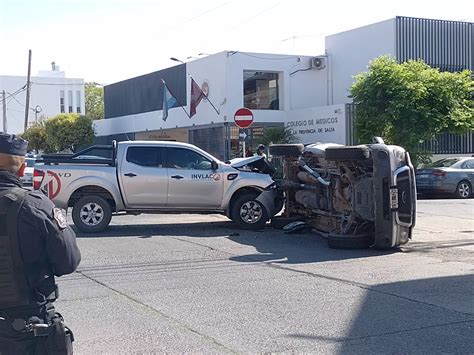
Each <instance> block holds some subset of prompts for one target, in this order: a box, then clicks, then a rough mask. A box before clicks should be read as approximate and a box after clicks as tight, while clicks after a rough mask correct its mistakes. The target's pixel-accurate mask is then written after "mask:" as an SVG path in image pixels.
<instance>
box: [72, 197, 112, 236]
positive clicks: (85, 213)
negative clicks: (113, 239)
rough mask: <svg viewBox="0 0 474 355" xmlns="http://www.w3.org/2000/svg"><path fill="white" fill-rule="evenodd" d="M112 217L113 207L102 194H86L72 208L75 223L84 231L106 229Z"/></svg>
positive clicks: (91, 231)
mask: <svg viewBox="0 0 474 355" xmlns="http://www.w3.org/2000/svg"><path fill="white" fill-rule="evenodd" d="M111 218H112V209H111V208H110V204H109V203H108V202H107V200H105V199H103V198H102V197H100V196H93V195H90V196H84V197H82V198H80V199H79V200H78V201H77V202H76V203H75V204H74V206H73V208H72V220H73V221H74V225H75V226H76V227H77V228H79V230H81V231H82V232H84V233H96V232H102V231H104V230H105V229H106V228H107V226H108V225H109V223H110V220H111Z"/></svg>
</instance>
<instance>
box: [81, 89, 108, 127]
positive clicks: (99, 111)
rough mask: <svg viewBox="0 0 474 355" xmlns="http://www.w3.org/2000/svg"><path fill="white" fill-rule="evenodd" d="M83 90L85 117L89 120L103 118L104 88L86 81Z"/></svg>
mask: <svg viewBox="0 0 474 355" xmlns="http://www.w3.org/2000/svg"><path fill="white" fill-rule="evenodd" d="M84 91H85V92H84V95H85V106H86V117H88V118H90V119H91V120H100V119H102V118H104V88H103V87H102V86H100V85H98V84H96V83H86V85H85V88H84Z"/></svg>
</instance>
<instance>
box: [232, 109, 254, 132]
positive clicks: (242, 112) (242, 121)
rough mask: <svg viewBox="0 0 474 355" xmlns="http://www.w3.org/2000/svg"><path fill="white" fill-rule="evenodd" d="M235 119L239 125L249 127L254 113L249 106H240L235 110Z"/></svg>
mask: <svg viewBox="0 0 474 355" xmlns="http://www.w3.org/2000/svg"><path fill="white" fill-rule="evenodd" d="M234 121H235V124H236V125H237V127H240V128H247V127H249V126H250V125H251V124H252V122H253V113H252V111H250V110H249V109H248V108H245V107H243V108H239V109H238V110H237V111H236V112H235V115H234Z"/></svg>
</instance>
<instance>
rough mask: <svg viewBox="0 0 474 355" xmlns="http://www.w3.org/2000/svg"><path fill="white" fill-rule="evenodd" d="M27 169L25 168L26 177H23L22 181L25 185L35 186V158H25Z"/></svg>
mask: <svg viewBox="0 0 474 355" xmlns="http://www.w3.org/2000/svg"><path fill="white" fill-rule="evenodd" d="M25 162H26V168H25V175H23V176H22V177H21V181H22V183H23V184H24V185H32V184H33V172H34V170H35V162H36V159H35V158H29V157H26V158H25Z"/></svg>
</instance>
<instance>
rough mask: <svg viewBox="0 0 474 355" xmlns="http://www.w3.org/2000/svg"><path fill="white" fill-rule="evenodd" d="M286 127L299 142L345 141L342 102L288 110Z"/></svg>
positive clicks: (344, 111) (343, 142) (342, 142)
mask: <svg viewBox="0 0 474 355" xmlns="http://www.w3.org/2000/svg"><path fill="white" fill-rule="evenodd" d="M286 127H288V128H289V129H290V130H291V131H292V133H293V134H294V135H295V136H296V137H297V138H298V139H299V143H303V144H309V143H316V142H321V143H339V144H346V143H347V142H346V109H345V105H344V104H342V105H332V106H320V107H312V108H307V109H301V110H294V111H290V112H288V121H287V122H286Z"/></svg>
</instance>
